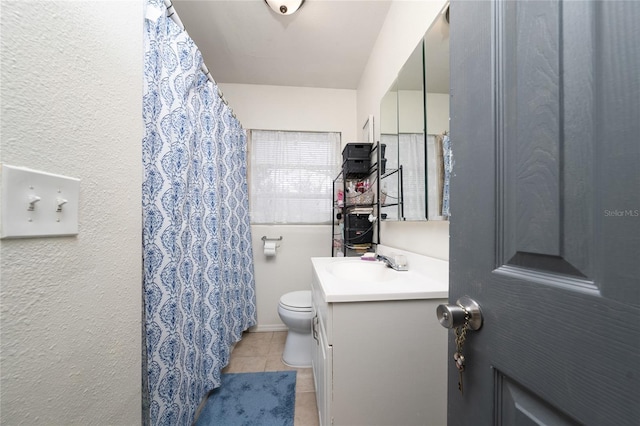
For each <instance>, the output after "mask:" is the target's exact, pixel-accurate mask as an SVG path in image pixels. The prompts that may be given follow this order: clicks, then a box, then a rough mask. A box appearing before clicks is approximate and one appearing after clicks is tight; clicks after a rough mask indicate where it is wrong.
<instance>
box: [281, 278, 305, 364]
mask: <svg viewBox="0 0 640 426" xmlns="http://www.w3.org/2000/svg"><path fill="white" fill-rule="evenodd" d="M278 315H280V319H281V320H282V322H283V323H284V324H285V325H286V326H287V327H288V328H289V331H288V332H287V341H286V342H285V344H284V352H283V353H282V362H284V363H285V364H287V365H288V366H290V367H297V368H308V367H311V349H312V337H311V320H312V319H313V310H312V309H311V291H293V292H291V293H286V294H284V295H282V297H281V298H280V303H279V304H278Z"/></svg>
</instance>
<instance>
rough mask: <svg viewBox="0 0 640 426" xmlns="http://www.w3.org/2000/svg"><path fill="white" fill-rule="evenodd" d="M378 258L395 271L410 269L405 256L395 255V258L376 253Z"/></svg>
mask: <svg viewBox="0 0 640 426" xmlns="http://www.w3.org/2000/svg"><path fill="white" fill-rule="evenodd" d="M376 259H378V260H380V261H382V262H384V264H385V265H387V266H388V267H389V268H391V269H393V270H394V271H408V270H409V265H407V260H406V258H405V257H404V256H394V258H393V259H391V258H390V257H387V256H383V255H381V254H378V255H376Z"/></svg>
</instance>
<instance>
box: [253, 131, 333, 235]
mask: <svg viewBox="0 0 640 426" xmlns="http://www.w3.org/2000/svg"><path fill="white" fill-rule="evenodd" d="M249 150H250V158H251V160H250V161H251V163H250V166H251V167H250V168H251V172H250V183H249V192H250V209H251V211H250V216H251V223H265V224H273V223H278V224H320V223H329V222H330V221H331V215H332V214H333V208H332V207H333V206H332V203H333V200H332V198H331V196H332V190H333V179H334V178H335V177H336V175H337V174H338V173H339V171H340V165H341V156H340V133H336V132H290V131H275V130H252V131H251V132H250V145H249Z"/></svg>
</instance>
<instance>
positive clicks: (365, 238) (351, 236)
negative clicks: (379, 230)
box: [345, 228, 373, 244]
mask: <svg viewBox="0 0 640 426" xmlns="http://www.w3.org/2000/svg"><path fill="white" fill-rule="evenodd" d="M345 234H346V235H345V238H346V241H345V242H346V243H347V244H371V242H372V241H373V228H370V229H368V230H364V231H362V230H345Z"/></svg>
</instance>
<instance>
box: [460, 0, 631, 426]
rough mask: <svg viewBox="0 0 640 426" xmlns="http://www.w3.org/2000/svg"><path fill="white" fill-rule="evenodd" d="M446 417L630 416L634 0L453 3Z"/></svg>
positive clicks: (545, 419) (464, 420)
mask: <svg viewBox="0 0 640 426" xmlns="http://www.w3.org/2000/svg"><path fill="white" fill-rule="evenodd" d="M450 16H451V32H450V33H451V73H452V74H451V78H452V80H451V140H452V147H453V159H454V162H455V164H454V176H453V177H452V183H451V191H452V192H451V194H452V195H451V199H452V217H451V228H450V230H451V254H450V274H451V275H450V283H451V288H450V303H453V301H456V300H457V299H458V298H459V297H461V296H464V295H467V296H469V297H471V298H472V299H474V300H475V301H476V302H478V303H479V305H480V306H481V309H482V312H483V315H484V324H483V325H482V328H481V329H480V330H478V331H471V332H469V333H468V334H467V339H466V343H465V346H464V350H463V353H464V355H465V357H466V371H465V372H464V379H463V383H464V395H461V394H460V392H459V391H458V387H457V382H458V371H457V370H456V368H455V366H454V362H453V360H452V359H451V357H452V354H453V352H454V340H453V333H451V335H450V339H449V384H448V386H449V390H448V421H449V425H492V424H495V425H518V426H521V425H564V424H588V425H605V426H606V425H639V424H640V355H639V354H640V2H636V1H629V2H623V1H607V2H591V1H565V2H562V1H540V0H536V1H504V2H503V1H475V2H474V1H456V0H453V1H452V2H451V13H450Z"/></svg>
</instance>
